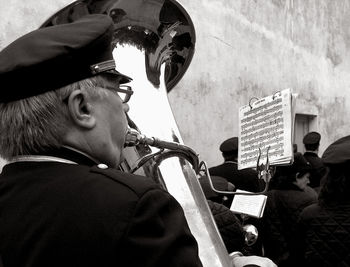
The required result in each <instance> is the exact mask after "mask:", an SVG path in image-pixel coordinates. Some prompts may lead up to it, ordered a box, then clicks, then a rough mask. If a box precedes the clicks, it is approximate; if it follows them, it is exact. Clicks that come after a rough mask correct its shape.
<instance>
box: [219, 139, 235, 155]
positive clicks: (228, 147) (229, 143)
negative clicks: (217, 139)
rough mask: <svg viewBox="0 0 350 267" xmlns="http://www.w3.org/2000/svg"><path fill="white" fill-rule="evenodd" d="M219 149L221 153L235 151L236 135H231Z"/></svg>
mask: <svg viewBox="0 0 350 267" xmlns="http://www.w3.org/2000/svg"><path fill="white" fill-rule="evenodd" d="M220 151H221V152H222V153H226V154H227V153H235V152H237V151H238V137H232V138H229V139H227V140H225V141H224V142H222V144H221V145H220Z"/></svg>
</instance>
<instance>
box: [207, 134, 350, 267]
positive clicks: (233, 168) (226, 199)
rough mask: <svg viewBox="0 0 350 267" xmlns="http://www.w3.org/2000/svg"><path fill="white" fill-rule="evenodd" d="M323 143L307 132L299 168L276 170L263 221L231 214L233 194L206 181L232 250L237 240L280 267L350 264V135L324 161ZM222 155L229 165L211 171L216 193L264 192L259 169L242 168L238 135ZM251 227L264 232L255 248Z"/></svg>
mask: <svg viewBox="0 0 350 267" xmlns="http://www.w3.org/2000/svg"><path fill="white" fill-rule="evenodd" d="M320 141H321V135H320V134H319V133H317V132H310V133H308V134H306V135H305V137H304V139H303V143H304V146H305V153H304V154H302V153H300V152H298V151H296V149H295V150H294V161H293V164H291V165H286V166H277V167H276V168H275V171H274V174H273V177H272V179H271V180H270V182H269V183H268V185H267V186H268V187H267V192H266V193H265V194H266V195H267V202H266V206H265V211H264V215H263V217H262V218H260V219H256V218H249V217H248V218H247V216H244V215H242V214H236V213H234V212H233V211H231V210H230V209H229V208H230V205H231V203H232V198H233V197H232V195H226V196H225V195H221V194H218V193H215V192H214V191H212V190H211V188H210V187H209V185H208V182H207V179H208V177H201V178H200V182H201V185H202V188H203V191H204V193H205V195H206V197H207V199H208V200H209V201H210V202H212V201H215V202H217V203H218V204H219V205H222V206H223V207H221V211H222V212H221V215H220V218H219V219H218V217H219V216H218V214H217V213H218V212H217V210H218V209H219V208H218V207H214V208H213V205H212V204H210V208H211V209H212V211H213V214H214V218H215V220H216V222H217V224H218V228H219V230H220V233H221V235H222V236H223V240H224V242H225V244H227V245H226V246H227V249H228V250H229V252H230V250H232V249H233V246H232V244H231V242H232V240H235V244H236V245H238V247H237V246H236V247H234V249H235V250H239V251H242V252H243V253H245V254H247V255H251V254H258V255H263V256H266V257H268V258H270V259H272V260H273V261H274V262H275V263H276V264H277V265H278V266H298V265H299V266H350V256H349V255H350V167H349V166H350V165H349V163H350V136H346V137H343V138H341V139H339V140H337V141H336V142H334V143H332V144H331V145H329V146H328V148H327V149H326V150H325V151H324V153H323V155H322V156H321V157H319V155H318V148H319V145H320ZM295 148H296V147H295ZM220 151H221V152H222V155H223V158H224V163H222V164H220V165H218V166H215V167H212V168H210V169H209V172H210V174H211V179H212V181H213V184H214V187H216V189H218V190H229V191H234V190H235V189H243V190H247V191H251V192H262V191H263V190H264V186H265V183H264V182H263V181H259V178H258V175H257V173H256V171H255V170H253V169H249V170H248V169H246V170H238V169H237V167H238V165H237V156H238V138H237V137H233V138H229V139H228V140H225V141H224V142H223V143H222V144H221V146H220ZM232 188H234V189H232ZM223 210H225V212H223ZM223 217H224V219H223ZM224 222H225V223H224ZM247 223H253V224H254V225H255V226H256V227H257V228H258V232H259V235H258V242H256V243H255V244H254V245H253V246H248V245H247V242H242V240H243V239H244V238H246V237H247V233H245V232H244V231H243V226H244V225H245V224H247ZM239 230H241V231H239ZM237 240H240V242H238V241H237ZM246 241H247V240H246Z"/></svg>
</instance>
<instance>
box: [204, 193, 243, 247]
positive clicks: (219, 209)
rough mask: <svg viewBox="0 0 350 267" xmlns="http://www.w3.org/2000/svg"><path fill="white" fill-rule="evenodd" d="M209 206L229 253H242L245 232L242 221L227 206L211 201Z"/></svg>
mask: <svg viewBox="0 0 350 267" xmlns="http://www.w3.org/2000/svg"><path fill="white" fill-rule="evenodd" d="M208 204H209V208H210V210H211V212H212V214H213V217H214V220H215V223H216V225H217V227H218V230H219V232H220V235H221V237H222V240H223V241H224V244H225V246H226V249H227V251H228V253H231V252H234V251H242V250H243V248H244V232H243V227H242V224H241V222H240V220H239V219H238V218H237V217H236V215H235V214H234V213H233V212H232V211H231V210H230V209H229V208H227V207H226V206H224V205H222V204H219V203H216V202H213V201H211V200H208Z"/></svg>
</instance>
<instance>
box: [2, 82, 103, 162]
mask: <svg viewBox="0 0 350 267" xmlns="http://www.w3.org/2000/svg"><path fill="white" fill-rule="evenodd" d="M101 85H103V79H102V78H101V77H100V76H96V77H92V78H89V79H85V80H82V81H79V82H75V83H73V84H70V85H67V86H65V87H62V88H60V89H57V90H55V91H49V92H46V93H44V94H41V95H38V96H33V97H30V98H25V99H21V100H18V101H13V102H10V103H0V133H1V134H0V155H1V156H2V157H3V158H5V159H7V160H11V159H12V158H13V157H16V156H19V155H30V154H41V153H44V152H45V151H46V150H48V149H52V148H58V147H60V146H61V145H62V140H63V137H64V135H65V133H66V131H67V127H69V120H70V119H69V113H68V108H67V105H65V104H64V100H65V99H67V98H68V97H69V95H70V93H71V92H73V91H74V90H79V89H81V90H84V91H86V92H87V93H88V94H89V95H90V96H99V95H101V91H103V90H99V89H98V87H97V88H96V86H101Z"/></svg>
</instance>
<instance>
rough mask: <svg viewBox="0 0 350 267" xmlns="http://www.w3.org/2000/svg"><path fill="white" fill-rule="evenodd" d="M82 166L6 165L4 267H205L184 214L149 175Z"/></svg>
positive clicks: (0, 235) (0, 219) (0, 187)
mask: <svg viewBox="0 0 350 267" xmlns="http://www.w3.org/2000/svg"><path fill="white" fill-rule="evenodd" d="M78 158H79V156H78V157H75V162H79V160H78ZM82 162H84V164H79V165H78V164H67V163H60V162H54V161H51V162H49V161H46V162H33V161H32V162H16V163H11V164H9V165H6V166H5V167H4V168H3V172H2V173H1V175H0V254H1V258H2V262H3V265H4V266H5V267H14V266H16V267H17V266H26V267H30V266H45V267H55V266H57V267H58V266H59V267H63V266H64V267H69V266H84V267H86V266H94V267H103V266H142V267H144V266H152V267H153V266H162V267H164V266H202V265H201V262H200V260H199V258H198V248H197V243H196V241H195V239H194V237H193V236H192V234H191V233H190V230H189V228H188V225H187V222H186V220H185V217H184V213H183V210H182V208H181V207H180V205H179V204H178V202H177V201H176V200H175V199H174V198H173V197H172V196H171V195H170V194H168V193H167V192H165V191H164V190H162V189H160V188H159V187H158V186H157V185H156V184H154V183H153V182H152V181H150V179H148V178H145V177H141V176H136V175H131V174H127V173H123V172H120V171H117V170H114V169H100V168H98V167H96V166H92V164H91V162H90V164H86V163H87V162H88V160H87V159H86V158H82V159H81V160H80V162H79V163H82ZM0 265H1V264H0Z"/></svg>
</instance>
